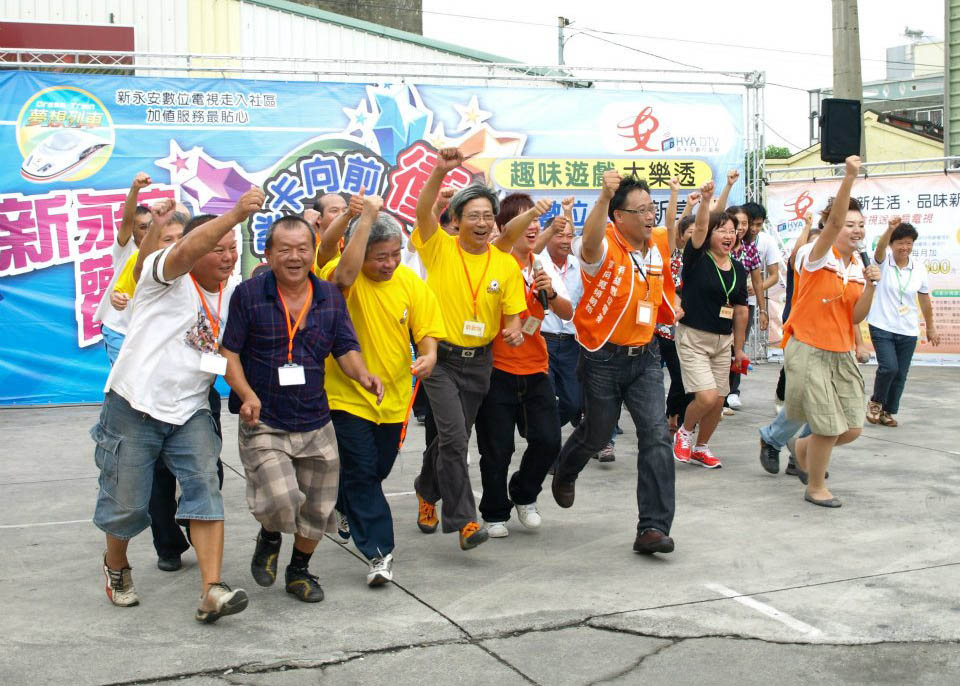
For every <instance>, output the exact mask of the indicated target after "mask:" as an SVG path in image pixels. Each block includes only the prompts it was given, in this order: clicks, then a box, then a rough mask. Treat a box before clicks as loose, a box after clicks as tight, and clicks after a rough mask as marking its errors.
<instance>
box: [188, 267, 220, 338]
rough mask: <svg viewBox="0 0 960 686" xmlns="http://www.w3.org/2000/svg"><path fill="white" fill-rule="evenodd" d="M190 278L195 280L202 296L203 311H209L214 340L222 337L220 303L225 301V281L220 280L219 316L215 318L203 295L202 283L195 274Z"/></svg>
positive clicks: (194, 283) (195, 286) (208, 318)
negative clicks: (198, 281)
mask: <svg viewBox="0 0 960 686" xmlns="http://www.w3.org/2000/svg"><path fill="white" fill-rule="evenodd" d="M190 280H191V281H193V287H194V288H196V289H197V295H199V296H200V304H201V305H203V311H204V312H206V313H207V321H208V322H210V330H211V331H213V340H217V339H218V338H220V305H221V304H222V303H223V282H222V281H221V282H220V294H219V295H218V296H217V317H216V319H214V318H213V315H212V314H210V307H209V306H208V305H207V299H206V298H205V297H204V296H203V291H201V290H200V284H198V283H197V280H196V279H195V278H193V274H191V275H190Z"/></svg>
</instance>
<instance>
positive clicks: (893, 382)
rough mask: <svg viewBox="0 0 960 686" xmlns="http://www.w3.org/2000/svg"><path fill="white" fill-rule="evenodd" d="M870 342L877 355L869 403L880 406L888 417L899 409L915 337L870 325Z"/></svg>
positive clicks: (911, 358)
mask: <svg viewBox="0 0 960 686" xmlns="http://www.w3.org/2000/svg"><path fill="white" fill-rule="evenodd" d="M870 340H871V341H872V342H873V349H874V350H875V351H876V353H877V375H876V377H874V380H873V395H872V396H871V397H870V400H872V401H873V402H875V403H880V404H881V405H882V406H883V409H884V410H886V411H887V412H889V413H890V414H896V413H897V411H898V410H899V409H900V396H901V395H903V387H904V386H905V385H906V383H907V372H909V371H910V362H911V360H913V351H914V350H916V349H917V337H916V336H904V335H903V334H899V333H892V332H890V331H885V330H884V329H878V328H877V327H875V326H871V327H870Z"/></svg>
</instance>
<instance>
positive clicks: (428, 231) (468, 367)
mask: <svg viewBox="0 0 960 686" xmlns="http://www.w3.org/2000/svg"><path fill="white" fill-rule="evenodd" d="M461 164H463V153H462V152H461V151H459V150H457V149H456V148H444V149H442V150H440V151H439V152H438V154H437V163H436V166H435V167H434V169H433V171H432V172H431V174H430V177H429V178H428V179H427V182H426V183H425V184H424V187H423V190H422V191H421V192H420V197H419V198H418V199H417V227H416V229H415V230H414V232H413V235H412V236H411V237H410V240H411V241H413V244H414V246H416V249H417V252H418V253H419V254H420V257H421V258H422V259H423V264H424V266H425V267H426V268H427V285H428V286H429V287H430V289H431V290H432V291H433V292H434V294H435V295H436V296H437V300H438V301H439V303H440V311H441V312H442V314H443V323H444V328H445V329H446V332H447V338H446V340H444V341H440V342H439V344H438V350H437V365H436V367H434V370H433V373H432V374H431V375H430V377H429V378H426V379H424V380H423V385H424V387H425V388H426V389H427V396H428V397H429V399H430V407H431V408H432V409H433V416H434V420H435V421H436V424H437V437H436V438H435V439H434V440H433V441H432V442H431V443H430V445H429V446H427V449H426V451H424V454H423V467H422V469H421V471H420V475H419V476H418V477H417V478H416V480H415V481H414V488H415V489H416V492H417V500H418V501H419V512H418V515H417V525H418V526H419V527H420V530H421V531H423V532H424V533H427V534H431V533H433V532H434V531H436V530H437V525H438V524H439V520H438V518H437V512H436V504H437V502H438V501H440V500H442V501H443V506H442V514H443V531H444V533H452V532H454V531H459V532H460V548H461V549H462V550H469V549H471V548H475V547H477V546H478V545H480V544H481V543H483V542H484V541H486V540H487V538H488V532H487V530H486V529H485V528H484V527H482V526H480V524H479V522H478V521H477V506H476V502H475V500H474V497H473V488H472V486H471V484H470V475H469V473H468V471H467V441H468V440H469V438H470V431H471V429H472V428H473V423H474V420H475V419H476V416H477V411H478V410H479V409H480V403H481V402H482V401H483V398H484V396H485V395H486V394H487V390H488V389H489V388H490V372H491V368H492V361H493V356H492V353H491V342H492V341H493V339H494V338H495V337H496V336H497V334H502V337H503V341H504V343H506V344H507V345H509V346H519V345H521V344H522V343H523V332H522V331H521V322H520V316H519V315H520V313H521V312H525V311H526V309H527V303H526V297H525V294H524V283H523V279H522V277H521V276H520V267H519V266H517V261H516V260H515V259H514V258H513V257H512V256H511V255H510V249H511V248H512V247H513V243H515V242H516V239H517V238H518V237H519V235H520V232H521V231H522V230H523V229H524V228H525V227H524V226H523V225H522V224H520V223H518V224H517V227H516V228H517V230H516V231H508V232H504V233H502V234H500V235H499V237H498V238H497V239H496V240H495V241H494V242H493V243H492V244H491V243H490V236H491V234H492V232H493V230H494V229H495V228H496V220H495V219H496V213H497V211H498V209H499V206H500V201H499V200H498V198H497V196H496V195H495V194H494V193H493V191H491V190H490V189H489V188H487V187H486V186H483V185H481V184H479V183H475V184H472V185H470V186H468V187H466V188H464V189H463V190H461V191H459V192H457V194H456V195H454V196H453V197H452V198H451V199H450V215H451V218H452V221H453V224H454V226H456V227H457V235H456V236H452V235H450V234H448V233H446V232H445V231H443V230H442V229H440V226H439V225H438V224H437V219H436V217H435V216H434V214H433V206H434V203H435V202H436V199H437V194H438V193H439V192H440V186H441V184H442V183H443V179H444V177H445V176H446V175H447V174H448V173H449V172H451V171H453V170H454V169H456V168H457V167H458V166H460V165H461Z"/></svg>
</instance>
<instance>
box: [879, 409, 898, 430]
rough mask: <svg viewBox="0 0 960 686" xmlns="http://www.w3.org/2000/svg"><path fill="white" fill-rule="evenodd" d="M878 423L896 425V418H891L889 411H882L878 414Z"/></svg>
mask: <svg viewBox="0 0 960 686" xmlns="http://www.w3.org/2000/svg"><path fill="white" fill-rule="evenodd" d="M880 423H881V424H883V425H884V426H889V427H891V428H892V427H894V426H897V420H896V419H894V418H893V415H892V414H890V413H889V412H886V411H884V412H883V413H881V415H880Z"/></svg>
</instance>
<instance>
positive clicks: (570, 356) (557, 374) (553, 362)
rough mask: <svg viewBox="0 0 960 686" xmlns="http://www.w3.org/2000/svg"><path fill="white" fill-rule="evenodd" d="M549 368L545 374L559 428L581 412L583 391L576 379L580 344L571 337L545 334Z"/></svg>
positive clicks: (574, 419)
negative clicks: (554, 402)
mask: <svg viewBox="0 0 960 686" xmlns="http://www.w3.org/2000/svg"><path fill="white" fill-rule="evenodd" d="M544 338H545V339H546V341H547V352H548V353H549V355H550V366H549V368H548V371H547V373H548V374H549V376H550V382H551V383H552V384H553V391H554V395H556V396H557V411H558V413H559V415H560V426H563V425H564V424H566V423H567V422H570V423H571V424H572V423H573V422H574V421H576V420H577V419H578V418H579V417H580V414H581V413H582V412H583V389H582V388H581V387H580V380H579V379H577V363H578V362H579V360H580V344H579V343H577V339H576V338H574V337H573V336H572V335H558V334H545V335H544Z"/></svg>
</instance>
